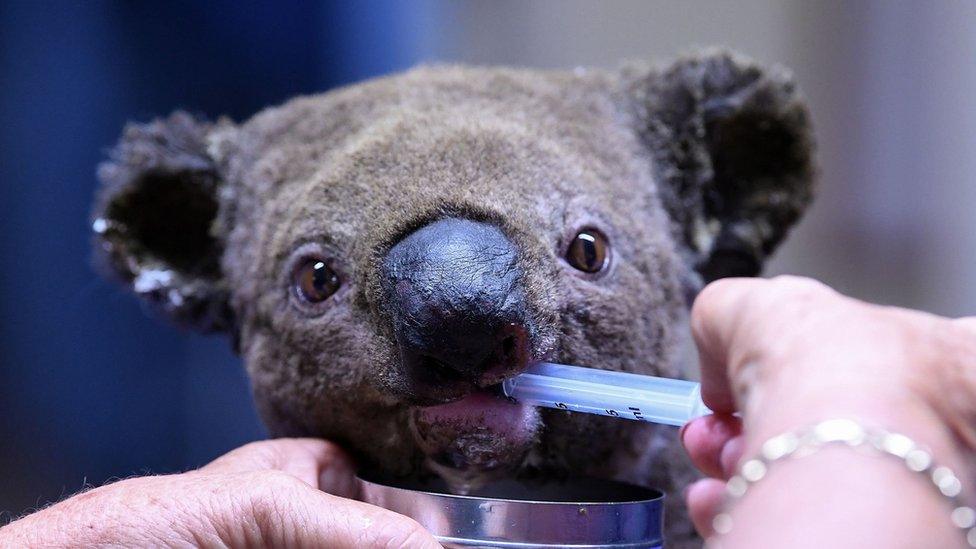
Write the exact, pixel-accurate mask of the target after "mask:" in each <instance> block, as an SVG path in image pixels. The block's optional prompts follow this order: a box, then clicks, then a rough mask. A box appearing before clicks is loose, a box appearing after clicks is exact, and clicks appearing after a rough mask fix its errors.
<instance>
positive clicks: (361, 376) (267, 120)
mask: <svg viewBox="0 0 976 549" xmlns="http://www.w3.org/2000/svg"><path fill="white" fill-rule="evenodd" d="M812 156H813V139H812V136H811V129H810V124H809V116H808V113H807V110H806V108H805V106H804V104H803V102H802V99H801V97H800V96H799V94H798V92H797V91H796V89H795V87H794V84H793V82H792V80H791V78H790V76H789V74H788V73H787V72H786V71H785V70H783V69H781V68H770V69H764V68H761V67H759V66H757V65H755V64H754V63H752V62H751V61H749V60H747V59H743V58H741V57H739V56H736V55H733V54H730V53H727V52H721V51H708V52H702V53H699V54H695V55H692V56H689V57H685V58H680V59H678V60H676V61H675V62H673V63H672V64H670V65H667V66H656V65H647V64H641V63H632V64H627V65H624V66H622V67H621V68H619V69H616V70H575V71H571V72H562V71H534V70H518V69H508V68H472V67H463V66H438V67H421V68H417V69H414V70H411V71H408V72H406V73H403V74H399V75H395V76H390V77H386V78H379V79H375V80H371V81H367V82H363V83H360V84H356V85H353V86H349V87H346V88H341V89H337V90H334V91H331V92H328V93H324V94H321V95H312V96H306V97H299V98H295V99H292V100H291V101H288V102H287V103H285V104H283V105H281V106H277V107H271V108H268V109H266V110H264V111H261V112H259V113H258V114H256V115H255V116H254V117H253V118H251V119H250V120H248V121H245V122H242V123H234V122H232V121H230V120H226V119H221V120H218V121H216V122H208V121H206V120H202V119H199V118H196V117H193V116H191V115H189V114H186V113H183V112H176V113H174V114H172V115H170V116H169V117H167V118H162V119H158V120H154V121H152V122H149V123H145V124H130V125H129V126H127V127H126V128H125V130H124V132H123V134H122V137H121V140H120V141H119V143H118V145H117V146H116V147H115V148H114V149H113V150H112V151H111V153H110V157H109V159H108V160H107V161H106V162H104V163H103V164H102V165H101V166H100V168H99V177H100V180H101V181H102V185H101V190H100V193H99V195H98V197H97V200H96V205H95V209H94V217H93V227H94V228H95V232H96V238H95V249H96V252H97V256H98V257H99V258H100V259H101V262H102V263H103V264H104V266H105V267H106V269H105V270H106V272H107V273H109V274H112V275H114V276H115V277H117V278H119V279H121V281H122V282H123V283H125V284H127V285H128V286H129V287H130V288H131V289H132V290H133V291H134V292H135V293H136V294H137V295H138V296H139V297H141V298H143V299H145V300H147V301H149V302H151V303H153V304H155V305H157V306H158V307H159V308H160V309H161V310H162V311H163V312H164V313H166V314H167V315H169V316H171V317H172V318H174V319H175V320H176V321H178V322H179V323H182V324H185V325H189V326H192V327H195V328H198V329H200V330H203V331H211V332H213V331H217V332H226V333H228V334H229V335H230V336H231V338H232V340H233V342H234V345H235V348H236V349H237V350H238V351H239V353H240V354H241V356H242V357H243V360H244V364H245V365H246V368H247V371H248V373H249V374H250V378H251V381H252V386H253V391H254V396H255V399H256V402H257V404H258V408H259V410H260V412H261V415H262V417H263V418H264V420H265V422H266V423H267V425H268V427H269V429H270V430H271V433H272V434H273V435H274V436H313V437H322V438H326V439H330V440H333V441H336V442H338V443H340V444H342V445H343V446H344V447H345V448H347V449H348V451H349V452H350V453H352V454H353V455H354V456H355V457H356V458H357V460H358V462H359V464H360V466H362V467H368V468H374V469H379V470H381V471H383V472H384V473H386V474H388V475H423V474H427V475H430V474H436V475H440V476H442V477H443V478H444V479H445V480H447V481H448V483H449V485H450V486H451V487H452V489H454V490H455V491H459V492H463V491H467V490H476V489H477V487H478V486H479V485H481V484H482V483H484V482H485V481H487V480H490V479H493V478H498V477H518V478H525V479H530V478H537V479H555V478H566V477H572V476H583V475H588V476H596V477H600V478H613V479H620V480H627V481H630V482H635V483H639V484H645V485H653V486H655V487H657V488H661V489H663V490H665V491H668V492H671V493H672V496H671V497H670V498H669V511H668V521H669V524H668V527H667V529H668V532H669V535H670V542H669V543H670V544H671V545H673V546H675V547H680V546H682V544H683V543H685V542H688V543H691V541H688V540H691V539H693V538H692V533H691V532H692V529H691V526H690V523H689V521H688V520H687V515H686V512H685V511H684V509H683V508H682V506H683V504H682V502H681V497H680V495H679V494H680V488H682V487H683V486H684V485H685V484H686V483H687V482H688V481H689V480H690V479H692V478H693V476H694V475H693V473H692V472H691V468H690V465H689V464H688V463H687V461H686V460H685V458H684V457H683V453H682V451H681V450H680V448H679V445H678V443H677V440H676V433H675V430H674V429H672V428H667V427H658V426H654V425H651V424H647V423H640V422H627V421H619V420H615V419H613V418H606V417H597V416H588V415H582V414H579V415H576V414H571V413H567V412H564V411H558V410H542V409H535V408H532V407H527V406H524V405H519V404H515V403H511V402H509V401H507V400H506V399H504V398H502V397H501V396H500V392H499V390H498V386H499V383H500V382H501V381H502V380H504V379H506V378H507V377H510V376H513V375H516V374H518V373H519V372H521V371H522V370H523V369H525V368H526V367H527V365H529V364H531V363H533V362H535V361H539V360H549V361H555V362H562V363H567V364H578V365H584V366H588V367H593V368H601V369H607V370H618V371H627V372H636V373H641V374H653V375H662V376H672V377H680V376H683V375H685V374H686V373H687V372H685V371H684V370H683V367H682V364H681V361H680V360H679V356H678V355H679V348H680V347H681V343H682V339H683V337H684V336H683V334H685V333H686V332H687V311H688V306H689V301H690V298H691V297H693V296H694V295H695V293H696V292H697V291H698V290H699V289H700V288H701V286H702V285H703V284H704V283H707V282H708V281H710V280H714V279H716V278H720V277H726V276H754V275H757V274H758V273H759V272H760V269H761V266H762V264H763V262H764V261H765V259H766V258H767V257H768V256H769V255H770V254H771V253H772V251H773V250H774V248H775V247H776V246H777V245H778V244H779V243H780V241H781V240H782V239H783V237H784V236H785V234H786V232H787V230H788V229H789V227H790V226H791V225H792V224H794V223H795V222H796V221H797V219H798V218H799V216H800V215H801V213H802V211H803V210H804V209H805V207H806V206H807V204H808V203H809V201H810V199H811V196H812V187H813V185H812V181H813V179H814V171H815V170H814V167H813V161H812ZM676 492H677V493H676Z"/></svg>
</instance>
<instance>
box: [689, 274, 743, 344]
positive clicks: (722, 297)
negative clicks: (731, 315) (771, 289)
mask: <svg viewBox="0 0 976 549" xmlns="http://www.w3.org/2000/svg"><path fill="white" fill-rule="evenodd" d="M742 284H743V281H742V280H741V279H736V278H720V279H718V280H716V281H714V282H711V283H709V284H708V285H707V286H705V287H704V288H702V290H701V292H699V293H698V297H696V298H695V302H694V303H693V304H692V306H691V329H692V331H693V332H694V333H696V334H702V332H703V331H704V329H705V326H706V324H707V323H708V321H709V320H710V319H712V318H713V317H714V316H715V315H716V314H717V313H718V312H720V311H721V309H722V308H723V307H724V305H725V303H726V302H728V301H729V298H730V296H731V294H732V293H734V292H737V291H738V290H739V288H740V287H741V285H742Z"/></svg>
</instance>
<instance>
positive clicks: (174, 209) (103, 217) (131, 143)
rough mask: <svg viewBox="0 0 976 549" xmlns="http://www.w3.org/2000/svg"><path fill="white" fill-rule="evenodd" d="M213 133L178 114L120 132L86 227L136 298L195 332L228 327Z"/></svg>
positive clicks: (103, 167) (219, 183)
mask: <svg viewBox="0 0 976 549" xmlns="http://www.w3.org/2000/svg"><path fill="white" fill-rule="evenodd" d="M226 125H230V123H229V122H226ZM215 127H216V125H215V124H212V123H209V122H205V121H201V120H198V119H196V118H194V117H193V116H191V115H189V114H186V113H184V112H176V113H173V114H172V115H170V116H169V117H167V118H163V119H157V120H154V121H152V122H149V123H147V124H129V125H128V126H126V128H125V130H124V131H123V134H122V138H121V139H120V140H119V143H118V144H117V145H116V146H115V148H114V149H112V151H111V152H110V154H109V160H107V161H106V162H104V163H102V164H101V165H100V166H99V169H98V177H99V179H100V180H101V183H102V185H101V188H100V190H99V195H98V197H97V200H96V205H95V211H94V214H93V221H92V228H93V230H94V231H95V235H96V238H95V252H96V257H97V258H99V259H101V260H103V261H102V262H103V263H105V264H107V267H108V268H109V269H110V270H111V271H112V272H113V273H114V274H115V275H117V276H118V277H119V278H121V279H122V281H123V282H124V283H126V284H128V285H129V286H130V287H131V289H132V290H133V291H134V292H135V293H136V294H137V295H138V296H139V297H141V298H143V299H145V300H147V301H148V302H150V303H152V304H153V305H156V306H157V307H159V308H161V309H162V310H163V311H164V312H165V313H167V314H168V315H169V316H171V317H172V318H174V319H175V320H176V321H177V322H179V323H181V324H184V325H189V326H191V327H194V328H197V329H200V330H202V331H218V330H226V329H229V328H231V327H232V324H233V317H232V314H231V311H230V308H229V306H228V293H227V288H226V284H225V281H224V277H223V274H222V272H221V268H220V258H221V254H222V251H223V236H222V235H221V234H220V233H221V231H220V230H219V228H218V226H217V223H216V221H217V218H218V211H219V194H218V193H219V192H220V189H221V187H222V185H223V182H222V181H221V177H220V174H219V172H218V169H217V166H216V163H215V162H214V161H213V159H212V158H211V156H210V155H209V154H208V152H207V139H208V136H209V135H210V133H211V132H212V131H213V130H214V129H215Z"/></svg>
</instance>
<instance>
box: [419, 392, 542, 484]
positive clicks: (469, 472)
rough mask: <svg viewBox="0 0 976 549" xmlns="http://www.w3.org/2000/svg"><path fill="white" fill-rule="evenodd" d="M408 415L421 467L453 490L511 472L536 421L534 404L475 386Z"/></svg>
mask: <svg viewBox="0 0 976 549" xmlns="http://www.w3.org/2000/svg"><path fill="white" fill-rule="evenodd" d="M410 415H411V417H410V423H411V428H412V430H413V435H414V439H415V440H416V442H417V444H418V446H419V447H420V448H421V450H422V451H423V453H424V454H425V455H426V456H427V466H428V467H429V468H430V469H431V470H433V471H434V472H435V473H437V474H438V475H440V476H441V477H442V478H443V479H444V480H445V482H447V484H448V486H449V487H450V489H451V491H452V492H454V493H457V494H466V493H469V492H470V491H472V490H476V489H477V488H479V487H481V486H482V485H483V484H485V483H486V482H488V481H490V480H492V479H495V478H499V477H503V476H505V475H507V474H510V473H512V472H513V471H515V470H516V469H517V468H518V467H519V466H520V465H521V464H522V462H523V461H524V459H525V456H526V454H527V453H528V451H529V449H531V448H532V446H533V445H534V444H535V441H536V440H537V437H538V434H539V431H540V430H541V426H542V422H541V419H540V416H539V412H538V410H537V409H536V408H535V407H532V406H527V405H524V404H518V403H514V402H511V401H509V400H508V399H507V398H505V397H504V396H503V395H501V392H500V390H499V391H492V390H478V391H475V392H472V393H470V394H468V395H466V396H465V397H463V398H461V399H460V400H456V401H453V402H449V403H447V404H439V405H436V406H416V407H414V408H412V410H411V414H410Z"/></svg>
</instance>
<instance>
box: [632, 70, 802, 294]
mask: <svg viewBox="0 0 976 549" xmlns="http://www.w3.org/2000/svg"><path fill="white" fill-rule="evenodd" d="M645 74H646V73H645ZM632 82H633V86H634V89H633V90H632V97H634V98H636V99H635V103H636V105H637V116H638V119H639V120H640V124H641V128H640V131H641V133H642V137H643V138H644V139H645V142H646V143H647V145H648V147H649V149H650V151H651V153H652V155H653V157H654V161H655V167H656V170H657V173H656V174H655V175H656V176H657V180H658V184H659V186H660V193H661V197H662V200H663V201H664V205H665V208H666V209H667V210H668V213H669V214H670V215H671V219H672V221H673V223H674V227H675V230H676V231H677V233H678V234H677V235H676V236H677V237H678V239H679V241H681V242H682V243H683V244H684V245H685V252H686V253H687V254H688V255H689V256H690V257H689V260H690V261H691V262H692V263H693V265H694V267H695V269H696V270H697V271H698V273H699V274H700V275H701V277H702V278H703V279H704V281H705V282H709V281H711V280H714V279H717V278H722V277H726V276H755V275H757V274H759V272H760V271H761V269H762V265H763V262H764V261H765V259H766V258H767V257H768V256H769V254H770V253H772V251H773V250H774V249H775V248H776V246H777V245H778V244H779V243H780V241H781V240H782V239H783V237H784V236H785V235H786V232H787V230H788V229H789V228H790V226H791V225H793V224H794V223H795V222H796V221H797V220H798V219H799V217H800V215H801V214H802V212H803V210H804V209H805V208H806V206H807V205H808V204H809V202H810V199H811V198H812V191H813V179H814V172H815V169H814V166H813V152H814V144H813V137H812V135H811V128H810V122H809V114H808V112H807V109H806V107H805V105H804V104H803V102H802V99H801V98H800V96H799V94H798V92H797V90H796V86H795V85H794V83H793V81H792V78H791V76H790V74H789V73H788V72H787V71H786V70H785V69H782V68H778V67H777V68H772V69H769V70H765V69H762V68H760V67H759V66H757V65H755V64H754V63H752V62H751V61H749V60H747V59H743V58H741V57H738V56H734V55H732V54H729V53H725V52H718V53H708V54H704V55H699V56H694V57H690V58H685V59H681V60H678V61H677V62H675V63H674V64H672V65H671V66H670V67H668V68H667V69H665V70H664V71H663V72H659V71H652V72H651V73H650V74H649V75H646V76H645V77H644V78H639V79H637V80H634V81H632Z"/></svg>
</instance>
